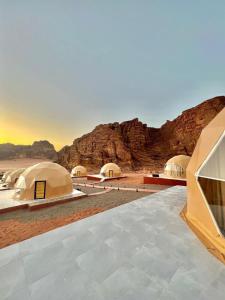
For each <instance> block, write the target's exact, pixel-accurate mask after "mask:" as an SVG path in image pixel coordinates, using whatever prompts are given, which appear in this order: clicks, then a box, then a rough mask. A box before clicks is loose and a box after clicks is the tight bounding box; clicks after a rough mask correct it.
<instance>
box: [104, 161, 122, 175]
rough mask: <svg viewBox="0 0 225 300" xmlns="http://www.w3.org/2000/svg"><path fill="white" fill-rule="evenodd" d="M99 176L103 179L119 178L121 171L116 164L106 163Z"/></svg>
mask: <svg viewBox="0 0 225 300" xmlns="http://www.w3.org/2000/svg"><path fill="white" fill-rule="evenodd" d="M100 174H101V175H102V176H104V177H119V176H120V175H121V169H120V167H119V166H118V165H117V164H114V163H108V164H105V165H104V166H103V167H102V168H101V170H100Z"/></svg>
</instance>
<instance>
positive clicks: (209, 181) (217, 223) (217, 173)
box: [184, 109, 225, 255]
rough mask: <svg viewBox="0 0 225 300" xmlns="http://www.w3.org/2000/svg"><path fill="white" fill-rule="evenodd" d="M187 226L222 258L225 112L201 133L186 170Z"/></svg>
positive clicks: (224, 246) (224, 236)
mask: <svg viewBox="0 0 225 300" xmlns="http://www.w3.org/2000/svg"><path fill="white" fill-rule="evenodd" d="M187 187H188V198H187V207H186V211H185V212H184V214H185V217H186V219H187V221H188V222H190V223H191V224H192V226H193V228H195V229H197V231H198V232H200V233H201V235H202V236H203V237H204V239H205V240H206V241H208V242H209V243H210V244H211V245H212V246H210V248H212V249H213V252H214V254H215V255H216V253H222V254H223V255H225V109H223V110H222V111H221V112H220V113H219V114H218V115H217V116H216V117H215V118H214V119H213V120H212V121H211V122H210V123H209V124H208V126H206V127H205V129H204V130H203V131H202V133H201V135H200V137H199V140H198V143H197V145H196V147H195V150H194V153H193V155H192V158H191V161H190V163H189V165H188V168H187Z"/></svg>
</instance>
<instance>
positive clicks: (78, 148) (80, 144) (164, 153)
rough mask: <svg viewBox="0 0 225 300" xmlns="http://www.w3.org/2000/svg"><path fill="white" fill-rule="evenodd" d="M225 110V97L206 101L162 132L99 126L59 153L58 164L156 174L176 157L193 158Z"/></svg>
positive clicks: (135, 125) (135, 123)
mask: <svg viewBox="0 0 225 300" xmlns="http://www.w3.org/2000/svg"><path fill="white" fill-rule="evenodd" d="M224 107H225V97H224V96H219V97H215V98H213V99H210V100H207V101H204V102H203V103H201V104H199V105H198V106H196V107H194V108H191V109H188V110H186V111H184V112H183V113H182V114H181V115H180V116H178V117H177V118H176V119H174V120H173V121H167V122H166V123H165V124H164V125H163V126H162V127H161V128H152V127H148V126H147V125H146V124H143V123H142V122H140V121H139V120H138V119H134V120H131V121H126V122H122V123H117V122H116V123H112V124H105V125H98V126H97V127H96V128H95V129H94V130H93V131H92V132H90V133H88V134H86V135H84V136H82V137H80V138H78V139H75V140H74V142H73V144H72V145H71V146H65V147H64V148H63V149H62V150H61V151H59V153H58V157H59V159H58V162H59V163H60V164H62V165H63V166H65V167H67V168H69V169H71V168H72V167H73V166H75V165H77V164H81V165H84V166H87V167H88V168H89V170H97V169H99V167H101V166H102V165H103V164H105V163H107V162H115V163H118V164H119V165H120V166H121V167H123V169H133V170H138V169H143V168H146V169H149V170H157V169H160V168H162V167H163V165H164V163H165V162H166V161H167V159H169V158H171V157H172V156H174V155H177V154H187V155H191V154H192V152H193V150H194V147H195V145H196V142H197V140H198V138H199V135H200V133H201V131H202V129H203V128H204V127H205V126H206V125H207V124H208V123H209V122H210V121H211V120H212V119H213V118H214V117H215V116H216V115H217V113H218V112H220V111H221V110H222V109H223V108H224Z"/></svg>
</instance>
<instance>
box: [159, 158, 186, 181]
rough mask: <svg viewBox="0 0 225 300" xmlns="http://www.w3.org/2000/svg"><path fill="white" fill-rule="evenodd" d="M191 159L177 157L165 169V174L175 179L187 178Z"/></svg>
mask: <svg viewBox="0 0 225 300" xmlns="http://www.w3.org/2000/svg"><path fill="white" fill-rule="evenodd" d="M190 159H191V157H190V156H187V155H177V156H174V157H172V158H171V159H169V160H168V161H167V163H166V165H165V168H164V174H165V175H166V176H169V177H173V178H186V169H187V166H188V163H189V161H190Z"/></svg>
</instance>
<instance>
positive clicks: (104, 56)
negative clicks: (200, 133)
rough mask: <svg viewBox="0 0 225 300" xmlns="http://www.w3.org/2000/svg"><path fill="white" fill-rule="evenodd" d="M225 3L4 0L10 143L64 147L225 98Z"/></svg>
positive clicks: (1, 82) (0, 78) (0, 45)
mask: <svg viewBox="0 0 225 300" xmlns="http://www.w3.org/2000/svg"><path fill="white" fill-rule="evenodd" d="M224 14H225V1H224V0H221V1H220V0H215V1H212V0H202V1H201V0H188V1H185V0H176V1H175V0H154V1H153V0H146V1H144V0H136V1H132V0H110V1H109V0H108V1H107V0H101V1H100V0H90V1H88V0H80V1H76V0H61V1H57V0H54V1H53V0H36V1H32V0H27V1H25V0H14V1H13V0H5V1H3V0H0V142H14V143H31V142H32V141H33V140H39V139H48V140H49V141H51V142H52V143H54V144H55V145H56V147H57V148H59V147H60V146H62V145H64V144H71V143H72V141H73V139H74V138H76V137H78V136H80V135H81V134H83V133H86V132H88V131H90V130H91V129H93V127H95V126H96V125H97V124H99V123H109V122H114V121H124V120H128V119H131V118H134V117H138V118H139V119H140V120H141V121H143V122H145V123H148V125H150V126H160V125H161V124H162V123H164V122H165V121H166V120H167V119H173V118H174V117H176V116H177V115H178V114H179V113H181V111H182V110H184V109H186V108H189V107H192V106H193V105H196V104H198V103H200V102H201V101H203V100H205V99H207V98H210V97H213V96H216V95H222V94H223V95H224V94H225V17H224Z"/></svg>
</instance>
